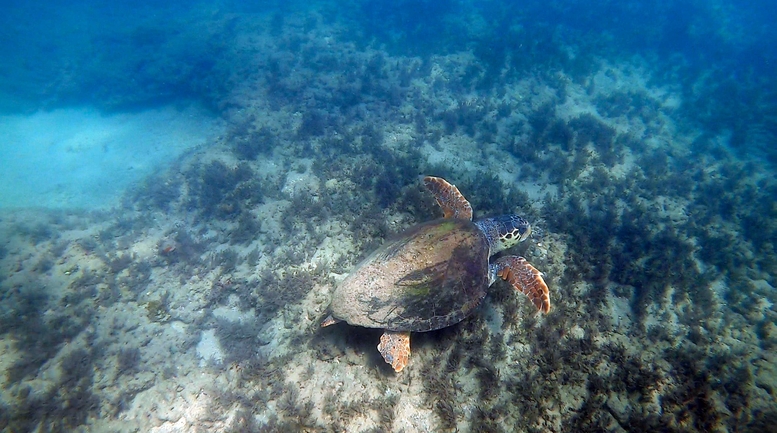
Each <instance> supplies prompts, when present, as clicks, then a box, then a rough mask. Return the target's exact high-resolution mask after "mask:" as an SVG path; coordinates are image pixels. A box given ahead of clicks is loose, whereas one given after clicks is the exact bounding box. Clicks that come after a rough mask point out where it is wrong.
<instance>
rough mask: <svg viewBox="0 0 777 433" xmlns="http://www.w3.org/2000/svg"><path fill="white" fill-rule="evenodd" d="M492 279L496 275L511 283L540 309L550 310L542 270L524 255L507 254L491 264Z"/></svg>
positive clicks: (543, 310) (545, 311)
mask: <svg viewBox="0 0 777 433" xmlns="http://www.w3.org/2000/svg"><path fill="white" fill-rule="evenodd" d="M491 272H492V279H496V276H499V277H501V278H502V279H503V280H505V281H507V282H508V283H510V284H511V285H512V286H513V287H514V288H515V290H519V291H521V292H523V294H525V295H526V296H528V297H529V300H530V301H531V302H532V304H534V305H535V306H536V307H537V309H538V310H540V311H542V312H543V313H547V312H548V311H550V295H549V292H548V285H547V284H545V280H543V279H542V272H540V271H538V270H537V268H535V267H534V266H532V265H531V264H529V262H527V261H526V259H524V258H523V257H516V256H505V257H502V258H500V259H499V260H497V261H496V263H494V264H492V265H491Z"/></svg>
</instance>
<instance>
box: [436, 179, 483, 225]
mask: <svg viewBox="0 0 777 433" xmlns="http://www.w3.org/2000/svg"><path fill="white" fill-rule="evenodd" d="M424 186H426V189H427V190H429V192H431V193H432V195H434V198H435V200H437V204H438V205H440V207H441V208H442V213H443V216H444V217H445V218H458V219H462V220H470V221H471V220H472V206H471V205H470V204H469V202H468V201H467V199H466V198H464V196H463V195H461V193H460V192H459V189H458V188H456V185H452V184H450V183H448V181H447V180H445V179H443V178H441V177H434V176H426V177H424Z"/></svg>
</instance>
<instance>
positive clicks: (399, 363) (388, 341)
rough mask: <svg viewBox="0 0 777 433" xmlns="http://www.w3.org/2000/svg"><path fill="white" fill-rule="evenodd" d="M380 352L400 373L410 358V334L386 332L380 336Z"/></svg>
mask: <svg viewBox="0 0 777 433" xmlns="http://www.w3.org/2000/svg"><path fill="white" fill-rule="evenodd" d="M378 352H380V354H381V355H382V356H383V359H385V360H386V362H388V363H389V364H391V367H392V368H393V369H394V371H396V372H397V373H399V372H400V371H402V369H403V368H405V366H406V365H407V361H408V358H410V332H395V331H385V332H384V333H383V335H381V336H380V344H378Z"/></svg>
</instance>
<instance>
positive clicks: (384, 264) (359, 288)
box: [332, 219, 489, 332]
mask: <svg viewBox="0 0 777 433" xmlns="http://www.w3.org/2000/svg"><path fill="white" fill-rule="evenodd" d="M488 256H489V246H488V241H487V240H486V237H485V235H484V234H483V233H482V232H481V231H480V230H479V229H478V228H477V227H476V226H475V224H473V223H472V222H471V221H468V220H461V219H439V220H435V221H431V222H428V223H425V224H421V225H418V226H415V227H413V228H411V229H410V230H408V231H407V232H405V233H403V234H402V235H401V236H399V237H398V238H397V239H395V240H393V241H390V242H387V243H386V244H385V245H383V246H382V247H381V248H380V249H378V250H377V251H375V252H374V253H372V254H371V255H370V256H369V257H367V258H366V259H365V260H364V261H362V262H361V263H360V264H359V265H358V266H357V268H356V270H354V271H353V272H352V273H351V274H350V275H349V276H348V277H347V278H346V279H345V280H343V282H342V283H340V285H339V286H338V287H337V288H336V289H335V293H334V296H333V298H332V315H333V316H334V317H336V318H338V319H341V320H345V321H346V322H348V323H349V324H351V325H356V326H364V327H367V328H382V329H388V330H391V331H415V332H420V331H432V330H435V329H440V328H444V327H446V326H450V325H453V324H455V323H458V322H460V321H461V320H463V319H464V318H465V317H467V316H468V315H469V314H470V313H471V312H472V310H473V309H474V308H475V307H477V306H478V305H479V304H480V302H481V301H482V300H483V298H484V297H485V295H486V289H487V288H488Z"/></svg>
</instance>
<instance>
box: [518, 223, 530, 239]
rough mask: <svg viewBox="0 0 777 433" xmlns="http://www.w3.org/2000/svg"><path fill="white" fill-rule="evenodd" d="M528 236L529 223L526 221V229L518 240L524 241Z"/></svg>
mask: <svg viewBox="0 0 777 433" xmlns="http://www.w3.org/2000/svg"><path fill="white" fill-rule="evenodd" d="M529 236H531V224H529V223H526V230H524V232H523V233H521V237H520V238H518V242H523V241H525V240H526V239H528V238H529Z"/></svg>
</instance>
